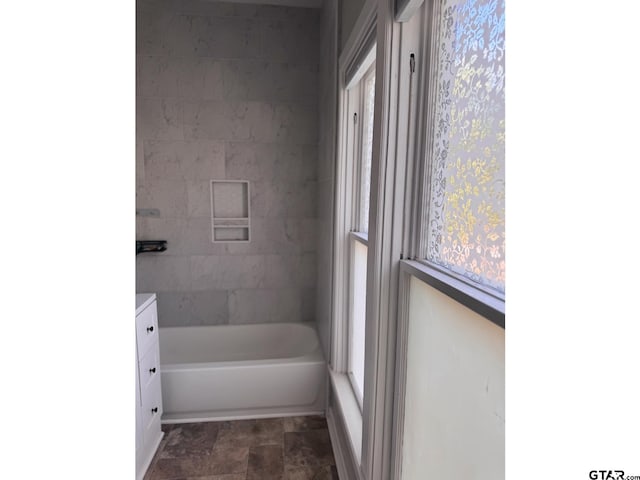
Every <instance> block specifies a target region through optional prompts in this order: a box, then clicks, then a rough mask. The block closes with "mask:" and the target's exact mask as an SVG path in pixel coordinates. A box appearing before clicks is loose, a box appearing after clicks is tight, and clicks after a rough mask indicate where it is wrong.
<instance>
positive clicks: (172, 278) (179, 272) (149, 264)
mask: <svg viewBox="0 0 640 480" xmlns="http://www.w3.org/2000/svg"><path fill="white" fill-rule="evenodd" d="M190 268H191V267H190V262H189V257H181V256H171V255H163V254H145V253H143V254H140V255H138V256H137V257H136V292H138V293H144V292H180V291H187V290H189V289H190V286H191V275H190V272H191V270H190Z"/></svg>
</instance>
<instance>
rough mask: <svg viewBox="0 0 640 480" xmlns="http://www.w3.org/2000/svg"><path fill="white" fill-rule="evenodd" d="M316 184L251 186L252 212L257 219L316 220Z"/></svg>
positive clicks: (298, 183) (258, 182)
mask: <svg viewBox="0 0 640 480" xmlns="http://www.w3.org/2000/svg"><path fill="white" fill-rule="evenodd" d="M316 192H317V185H316V183H315V182H302V183H301V182H262V181H256V182H253V183H252V184H251V212H252V215H253V216H256V217H271V218H273V217H280V218H282V217H286V218H314V217H315V216H316V205H317V203H316V202H317V199H316Z"/></svg>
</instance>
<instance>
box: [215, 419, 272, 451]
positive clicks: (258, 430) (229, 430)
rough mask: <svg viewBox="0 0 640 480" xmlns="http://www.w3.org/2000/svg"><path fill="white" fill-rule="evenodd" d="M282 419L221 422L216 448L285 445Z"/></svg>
mask: <svg viewBox="0 0 640 480" xmlns="http://www.w3.org/2000/svg"><path fill="white" fill-rule="evenodd" d="M283 435H284V427H283V421H282V418H264V419H258V420H235V421H231V422H221V424H220V429H219V431H218V440H217V441H216V446H215V448H222V447H225V448H239V447H256V446H262V445H278V446H282V445H283V443H282V442H283Z"/></svg>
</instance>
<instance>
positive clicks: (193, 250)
mask: <svg viewBox="0 0 640 480" xmlns="http://www.w3.org/2000/svg"><path fill="white" fill-rule="evenodd" d="M187 231H188V235H187V236H186V237H185V238H184V242H185V244H184V249H185V251H187V252H188V254H189V255H204V256H209V255H225V254H226V253H227V244H226V243H213V242H212V241H211V236H212V232H211V217H196V218H188V219H187Z"/></svg>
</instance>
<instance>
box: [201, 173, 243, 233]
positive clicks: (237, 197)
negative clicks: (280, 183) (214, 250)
mask: <svg viewBox="0 0 640 480" xmlns="http://www.w3.org/2000/svg"><path fill="white" fill-rule="evenodd" d="M249 198H250V195H249V182H248V181H246V180H226V179H225V180H211V241H212V242H213V243H218V242H224V243H227V242H245V243H246V242H249V241H251V239H250V229H251V222H250V214H249Z"/></svg>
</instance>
